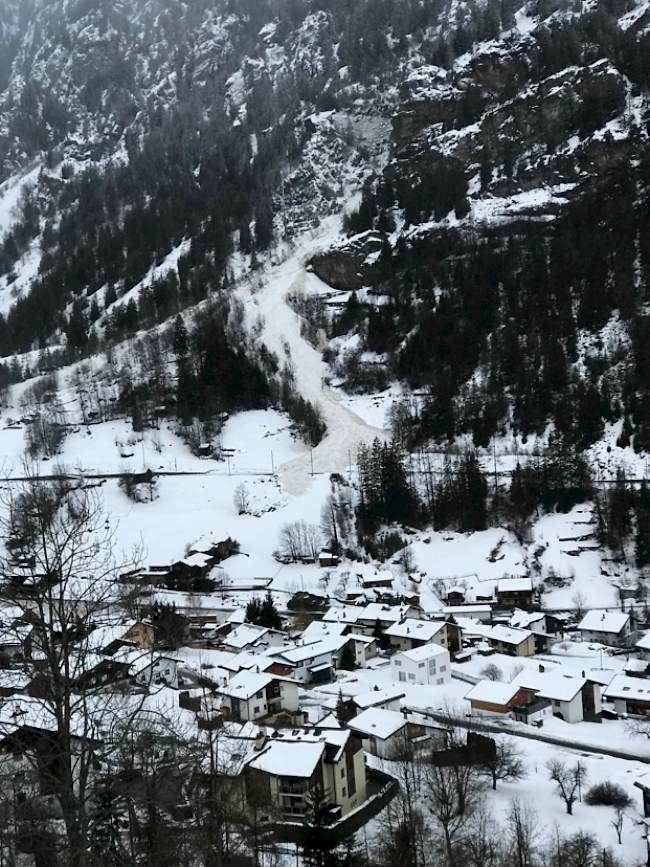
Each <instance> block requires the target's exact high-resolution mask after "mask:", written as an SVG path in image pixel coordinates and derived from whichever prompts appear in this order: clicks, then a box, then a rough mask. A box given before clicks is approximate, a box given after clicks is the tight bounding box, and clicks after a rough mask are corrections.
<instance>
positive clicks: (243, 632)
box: [222, 623, 288, 653]
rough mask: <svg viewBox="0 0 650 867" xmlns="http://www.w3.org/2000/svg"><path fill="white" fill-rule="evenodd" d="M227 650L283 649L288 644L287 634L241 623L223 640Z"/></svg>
mask: <svg viewBox="0 0 650 867" xmlns="http://www.w3.org/2000/svg"><path fill="white" fill-rule="evenodd" d="M222 643H223V646H224V647H225V648H226V649H227V650H232V651H234V652H236V653H237V652H239V651H241V650H253V649H255V650H264V649H266V648H268V647H283V646H284V645H286V644H287V643H288V637H287V634H286V632H280V630H279V629H268V628H267V627H266V626H256V625H255V624H254V623H241V624H239V625H238V626H235V628H234V629H232V630H231V631H230V632H229V633H228V634H227V635H225V636H224V637H223V639H222Z"/></svg>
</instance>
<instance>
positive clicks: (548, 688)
mask: <svg viewBox="0 0 650 867" xmlns="http://www.w3.org/2000/svg"><path fill="white" fill-rule="evenodd" d="M514 683H516V684H518V685H519V686H521V687H523V688H524V690H525V693H526V695H525V701H524V704H530V703H532V702H533V701H535V699H536V698H537V697H539V698H546V699H548V700H549V701H550V703H551V707H552V710H553V716H556V717H558V718H559V719H561V720H564V722H568V723H578V722H583V721H585V722H597V723H599V722H602V708H601V689H600V685H599V684H598V683H595V682H594V681H593V680H590V679H588V678H587V677H585V676H584V673H583V674H582V675H581V674H580V673H579V672H576V673H575V674H573V673H572V674H569V673H567V672H563V671H534V670H530V669H526V670H524V671H522V672H520V673H519V674H518V675H517V677H516V678H515V679H514Z"/></svg>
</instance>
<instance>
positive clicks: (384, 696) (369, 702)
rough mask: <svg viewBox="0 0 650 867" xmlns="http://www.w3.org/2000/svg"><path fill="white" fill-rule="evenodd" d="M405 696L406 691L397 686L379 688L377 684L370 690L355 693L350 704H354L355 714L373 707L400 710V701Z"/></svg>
mask: <svg viewBox="0 0 650 867" xmlns="http://www.w3.org/2000/svg"><path fill="white" fill-rule="evenodd" d="M404 697H405V695H404V693H403V692H402V691H401V690H400V689H396V688H395V687H388V688H387V689H379V687H377V686H376V687H375V688H374V689H373V690H371V691H370V692H362V693H360V694H359V695H353V696H352V698H351V699H350V705H351V706H352V709H353V711H354V715H355V716H357V715H358V714H359V713H361V712H362V711H364V710H368V709H369V708H372V707H376V708H381V709H382V710H395V711H398V710H399V709H400V701H401V699H403V698H404Z"/></svg>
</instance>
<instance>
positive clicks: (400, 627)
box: [385, 617, 445, 641]
mask: <svg viewBox="0 0 650 867" xmlns="http://www.w3.org/2000/svg"><path fill="white" fill-rule="evenodd" d="M444 628H445V624H444V622H441V621H439V620H415V619H414V618H412V617H407V618H406V619H405V620H402V622H401V623H393V625H392V626H389V627H388V629H387V630H386V632H385V634H386V635H389V636H390V637H391V638H416V639H419V640H421V641H431V639H432V638H433V637H434V636H435V635H437V634H438V633H439V632H440V631H441V630H443V629H444Z"/></svg>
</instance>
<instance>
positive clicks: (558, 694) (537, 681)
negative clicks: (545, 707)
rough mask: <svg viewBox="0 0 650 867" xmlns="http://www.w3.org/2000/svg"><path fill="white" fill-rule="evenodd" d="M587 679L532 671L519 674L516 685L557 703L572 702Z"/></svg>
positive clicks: (515, 681) (528, 670) (515, 680)
mask: <svg viewBox="0 0 650 867" xmlns="http://www.w3.org/2000/svg"><path fill="white" fill-rule="evenodd" d="M586 682H587V678H586V677H580V676H574V675H572V674H560V673H558V672H539V671H534V670H530V669H526V670H525V671H521V672H519V674H518V675H517V677H516V678H515V679H514V683H516V684H518V685H519V686H523V687H525V688H526V689H532V690H534V691H535V692H536V693H537V694H538V695H540V696H541V697H542V698H550V699H554V700H555V701H571V700H572V699H573V698H575V696H576V695H577V694H578V693H579V692H580V690H581V689H582V688H583V686H584V685H585V683H586Z"/></svg>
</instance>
